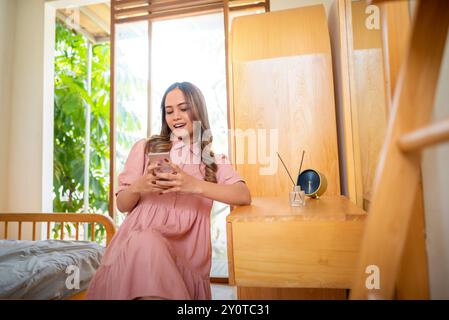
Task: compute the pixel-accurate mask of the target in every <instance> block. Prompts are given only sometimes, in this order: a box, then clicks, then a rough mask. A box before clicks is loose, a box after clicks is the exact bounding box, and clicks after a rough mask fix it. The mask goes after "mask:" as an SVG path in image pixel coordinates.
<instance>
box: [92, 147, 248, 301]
mask: <svg viewBox="0 0 449 320" xmlns="http://www.w3.org/2000/svg"><path fill="white" fill-rule="evenodd" d="M145 143H146V140H145V139H143V140H140V141H138V142H137V143H136V144H134V146H133V147H132V149H131V151H130V154H129V156H128V159H127V161H126V164H125V168H124V171H123V172H122V173H121V174H120V175H119V188H118V192H120V191H122V190H124V189H126V188H127V187H128V186H129V185H130V184H131V183H132V182H134V181H135V180H136V179H137V178H138V177H139V176H141V175H143V174H144V169H145V168H146V165H147V164H148V157H147V155H146V154H145V152H144V149H145ZM193 146H194V145H189V146H188V145H185V144H184V143H183V142H182V141H177V142H175V143H174V145H173V147H172V149H171V151H170V158H171V161H172V162H174V163H176V164H178V165H179V166H180V167H181V168H182V169H183V170H184V171H185V172H186V173H188V174H190V175H192V176H194V177H196V178H198V179H203V174H202V172H204V164H200V163H201V162H200V161H201V158H200V157H201V154H200V152H198V151H197V148H194V147H193ZM195 146H197V145H195ZM216 162H217V166H218V170H217V173H216V177H217V182H218V183H220V184H233V183H236V182H238V181H243V180H242V178H241V177H240V176H239V175H238V174H237V173H236V172H235V170H234V169H233V167H232V165H231V164H230V163H229V161H228V160H227V158H226V157H225V156H217V157H216ZM200 168H201V171H200ZM118 192H117V193H118ZM211 208H212V200H210V199H207V198H204V197H200V196H197V195H192V194H181V193H178V192H176V193H168V194H163V195H159V194H158V193H148V194H145V195H144V196H142V197H141V199H140V201H139V203H138V204H137V205H136V207H135V208H134V209H133V210H132V211H131V212H130V213H129V214H128V216H127V217H126V219H125V221H124V222H123V224H122V225H121V226H120V228H119V230H118V232H117V233H116V235H115V236H114V238H113V239H112V241H111V243H110V244H109V246H108V248H107V250H106V252H105V254H104V256H103V259H102V262H101V265H100V267H99V269H98V270H97V272H96V274H95V276H94V277H93V279H92V281H91V283H90V286H89V289H88V293H87V299H135V298H139V297H146V296H154V297H161V298H164V299H182V300H184V299H211V290H210V280H209V273H210V268H211V239H210V212H211Z"/></svg>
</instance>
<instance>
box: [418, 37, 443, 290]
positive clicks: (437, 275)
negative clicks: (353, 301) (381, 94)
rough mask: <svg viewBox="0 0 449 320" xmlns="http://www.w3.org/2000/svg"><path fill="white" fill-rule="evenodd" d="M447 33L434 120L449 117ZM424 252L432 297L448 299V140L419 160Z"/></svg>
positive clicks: (425, 153)
mask: <svg viewBox="0 0 449 320" xmlns="http://www.w3.org/2000/svg"><path fill="white" fill-rule="evenodd" d="M448 87H449V36H448V39H447V42H446V52H445V55H444V62H443V68H442V71H441V74H440V82H439V87H438V93H437V99H436V104H435V112H434V121H439V120H443V119H448V118H449V91H448V90H447V89H448ZM422 174H423V183H424V206H425V213H426V233H427V255H428V259H429V274H430V279H429V280H430V289H431V290H430V291H431V298H432V299H449V144H448V143H446V144H444V145H440V146H437V147H434V148H432V149H429V150H427V151H426V152H424V155H423V161H422Z"/></svg>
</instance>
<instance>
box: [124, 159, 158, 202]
mask: <svg viewBox="0 0 449 320" xmlns="http://www.w3.org/2000/svg"><path fill="white" fill-rule="evenodd" d="M159 166H160V164H159V163H157V162H154V163H150V164H149V165H148V167H147V168H146V170H145V174H144V175H143V176H141V177H140V178H139V179H137V180H136V181H134V183H132V184H131V186H130V188H129V189H130V191H131V192H133V193H139V194H140V193H147V192H162V191H164V190H166V189H167V187H162V186H158V185H157V184H156V179H157V178H156V174H155V173H154V169H156V168H158V167H159Z"/></svg>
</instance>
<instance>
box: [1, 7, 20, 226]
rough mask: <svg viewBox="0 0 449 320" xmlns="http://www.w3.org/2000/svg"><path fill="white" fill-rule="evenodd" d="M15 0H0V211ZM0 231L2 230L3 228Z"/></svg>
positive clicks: (3, 202) (4, 184)
mask: <svg viewBox="0 0 449 320" xmlns="http://www.w3.org/2000/svg"><path fill="white" fill-rule="evenodd" d="M15 8H16V2H15V0H0V212H3V211H6V210H7V207H8V203H7V199H8V188H7V185H8V184H7V181H8V163H9V161H8V153H9V152H8V151H9V117H10V107H11V82H12V81H11V79H12V68H11V66H12V62H13V47H14V31H15V27H14V26H15V24H14V16H15V12H16V11H15ZM0 232H3V228H2V230H1V231H0Z"/></svg>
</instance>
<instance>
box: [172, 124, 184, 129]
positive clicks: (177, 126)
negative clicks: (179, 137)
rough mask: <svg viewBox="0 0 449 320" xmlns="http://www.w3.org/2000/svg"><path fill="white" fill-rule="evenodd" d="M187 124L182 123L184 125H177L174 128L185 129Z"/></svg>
mask: <svg viewBox="0 0 449 320" xmlns="http://www.w3.org/2000/svg"><path fill="white" fill-rule="evenodd" d="M185 125H186V124H185V123H182V124H175V125H174V126H173V127H175V129H179V128H183V127H185Z"/></svg>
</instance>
